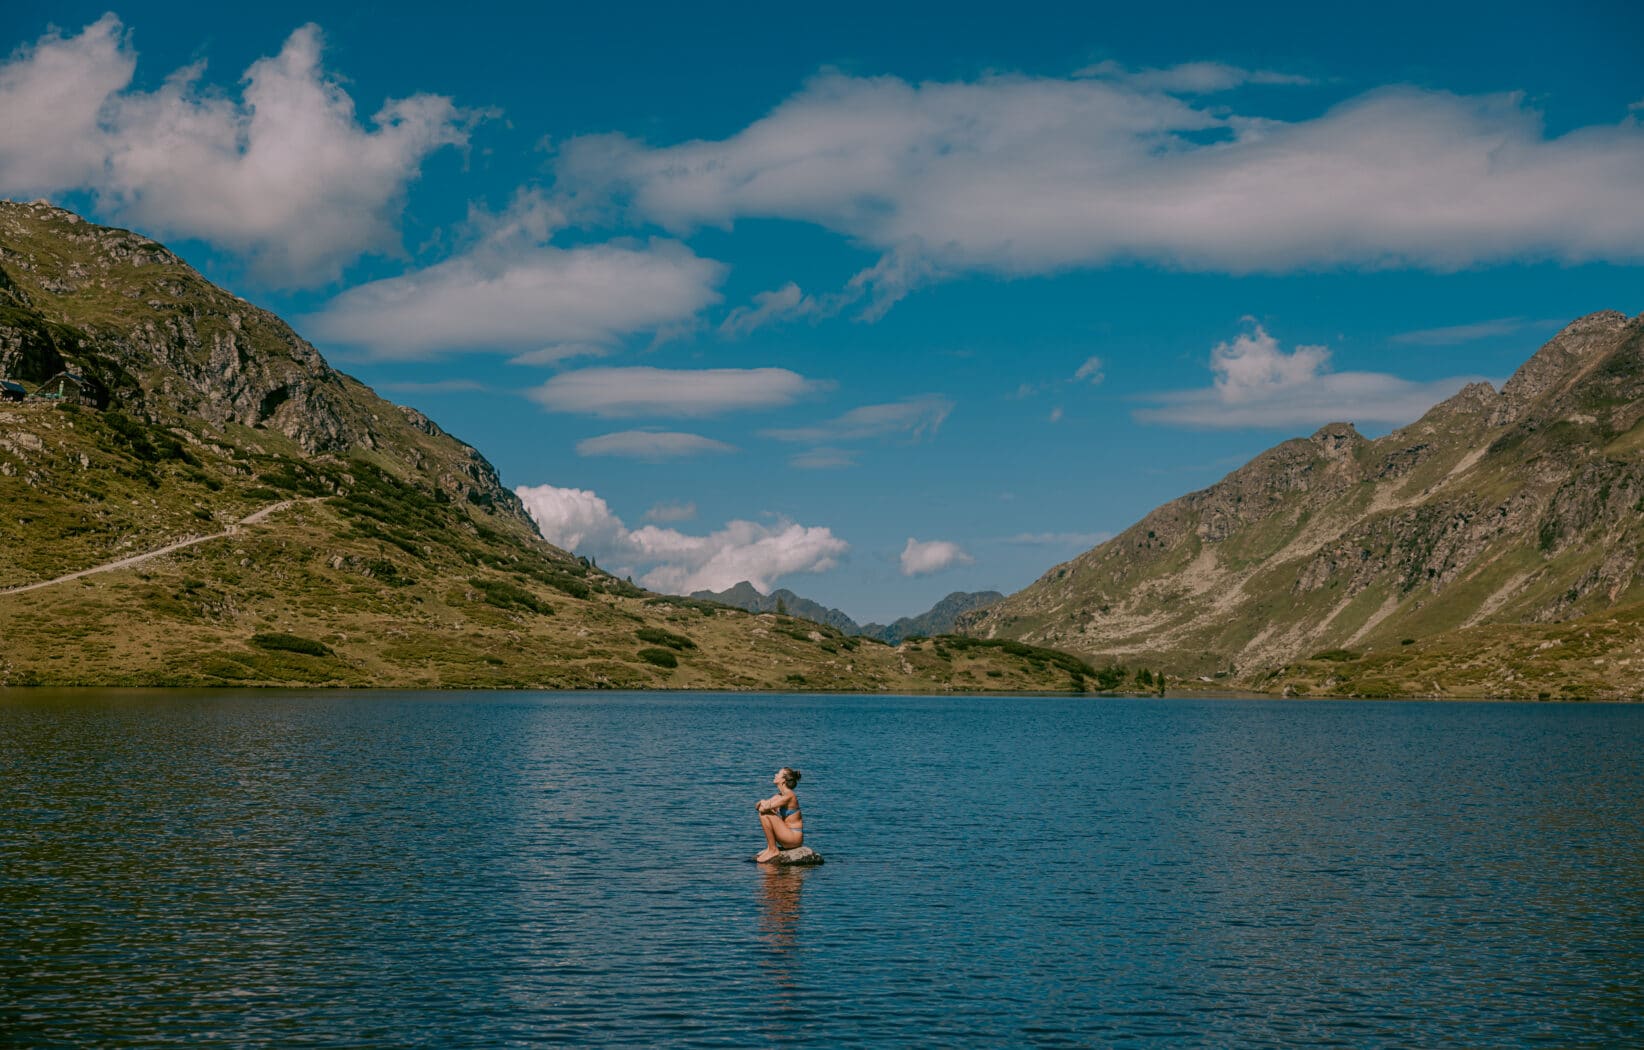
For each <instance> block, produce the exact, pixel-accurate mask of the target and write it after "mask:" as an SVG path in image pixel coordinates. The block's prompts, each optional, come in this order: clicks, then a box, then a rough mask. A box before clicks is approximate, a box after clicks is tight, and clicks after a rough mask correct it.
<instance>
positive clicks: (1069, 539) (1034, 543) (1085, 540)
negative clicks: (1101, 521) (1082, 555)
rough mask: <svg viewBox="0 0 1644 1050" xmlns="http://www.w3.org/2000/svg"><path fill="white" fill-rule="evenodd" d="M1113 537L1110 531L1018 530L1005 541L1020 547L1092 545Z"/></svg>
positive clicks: (1079, 546) (1084, 546) (1080, 546)
mask: <svg viewBox="0 0 1644 1050" xmlns="http://www.w3.org/2000/svg"><path fill="white" fill-rule="evenodd" d="M1112 538H1113V533H1111V532H1018V533H1017V534H1016V535H1014V536H1007V537H1006V538H1005V542H1006V543H1010V544H1015V545H1016V546H1020V547H1078V548H1081V549H1083V548H1087V547H1094V546H1096V545H1097V544H1098V543H1106V542H1107V541H1108V540H1110V539H1112Z"/></svg>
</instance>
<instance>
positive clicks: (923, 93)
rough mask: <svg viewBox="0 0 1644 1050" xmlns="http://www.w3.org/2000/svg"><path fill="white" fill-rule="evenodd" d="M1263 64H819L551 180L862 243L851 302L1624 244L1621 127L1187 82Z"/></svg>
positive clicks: (644, 208) (1634, 127) (640, 203)
mask: <svg viewBox="0 0 1644 1050" xmlns="http://www.w3.org/2000/svg"><path fill="white" fill-rule="evenodd" d="M1283 79H1285V78H1283V77H1282V76H1281V75H1277V74H1273V75H1267V74H1252V73H1248V72H1245V71H1229V70H1228V69H1227V68H1226V67H1214V66H1185V67H1176V68H1175V69H1174V70H1171V71H1155V73H1153V74H1136V75H1132V74H1125V75H1120V76H1116V75H1101V76H1094V77H1086V78H1075V79H1051V78H1038V77H1026V76H990V77H986V78H983V79H980V80H977V81H972V82H927V83H920V84H911V83H908V82H906V81H903V80H900V79H898V78H895V77H852V76H846V75H842V74H828V75H824V76H820V77H817V78H816V79H814V80H812V81H810V82H809V83H808V84H807V85H806V86H805V87H804V88H803V89H802V90H801V91H800V92H799V93H797V94H796V95H794V96H792V97H790V98H789V99H787V100H786V101H784V102H783V103H781V104H780V105H778V106H777V107H776V108H775V109H774V110H773V111H772V112H770V113H769V114H768V115H766V116H765V117H763V118H761V119H759V120H757V121H755V122H754V123H753V124H751V125H749V126H748V127H746V128H744V129H742V130H741V131H739V132H737V133H736V134H734V135H732V136H730V137H729V138H725V139H721V140H696V141H690V142H683V143H679V144H675V145H665V146H659V147H652V146H650V145H647V144H645V143H642V142H640V141H637V140H634V139H631V138H627V137H625V136H621V135H601V136H590V137H583V138H577V139H573V140H571V141H569V142H567V143H566V144H565V145H564V147H563V148H562V150H561V151H560V154H559V156H558V158H557V162H556V173H557V176H558V178H559V180H560V183H561V185H562V187H564V188H566V189H568V190H572V191H576V192H579V193H582V194H586V195H588V196H590V197H595V198H597V197H599V196H600V195H601V194H604V193H614V194H615V195H616V198H617V199H618V200H619V201H620V202H621V203H623V204H624V205H625V206H626V207H628V208H629V209H631V211H632V212H633V213H634V214H635V215H636V216H637V217H639V218H641V219H644V220H648V221H654V222H657V223H660V224H662V225H664V226H665V227H668V228H670V229H673V230H676V231H684V230H690V229H694V228H697V227H701V226H729V225H730V224H732V223H734V222H735V221H736V220H737V219H740V218H745V217H770V218H780V219H789V220H796V221H804V222H811V223H815V224H817V225H819V226H823V227H826V228H828V229H831V230H835V231H837V232H839V233H842V234H844V235H846V236H848V237H851V238H852V239H854V240H856V241H858V242H860V243H863V244H866V245H869V246H872V247H876V248H878V249H879V250H880V251H881V253H882V257H881V260H880V262H879V263H878V264H876V265H875V266H874V267H872V268H870V269H868V270H865V271H863V272H862V273H861V274H859V275H857V278H855V279H854V280H853V281H852V282H851V285H850V286H849V288H848V289H847V291H850V292H853V293H854V294H859V295H862V296H865V297H866V299H867V302H868V306H867V309H866V314H867V315H868V316H870V317H871V316H875V315H876V314H877V313H878V312H882V311H883V309H885V308H887V307H888V306H889V305H890V304H891V303H893V302H895V301H896V299H897V298H899V297H901V296H903V295H905V294H907V293H908V291H909V290H911V289H913V288H916V287H917V286H919V285H920V284H921V283H925V282H928V281H931V280H936V279H940V278H941V277H943V276H945V275H947V274H950V273H954V272H960V271H986V272H993V273H999V274H1006V275H1015V274H1029V273H1046V272H1052V271H1056V270H1059V269H1063V268H1067V267H1074V266H1097V265H1105V264H1110V263H1115V262H1128V261H1137V260H1140V261H1148V262H1155V263H1163V264H1167V265H1172V266H1177V267H1182V268H1187V269H1193V270H1200V271H1214V272H1228V273H1250V272H1288V271H1293V270H1296V269H1300V268H1317V267H1370V268H1376V267H1386V266H1413V267H1423V268H1432V269H1439V270H1450V269H1455V268H1459V267H1464V266H1469V265H1475V264H1480V263H1491V262H1501V261H1507V260H1524V259H1551V260H1558V261H1563V262H1581V261H1589V260H1609V261H1617V262H1621V261H1627V262H1630V261H1636V260H1639V259H1641V258H1644V194H1640V193H1639V192H1638V187H1639V183H1638V175H1637V173H1638V172H1639V171H1640V170H1644V127H1641V126H1640V125H1639V123H1638V122H1637V121H1636V120H1632V119H1620V120H1618V122H1617V123H1615V124H1612V125H1606V126H1593V127H1586V128H1580V129H1577V130H1574V131H1571V132H1568V133H1565V134H1562V135H1558V136H1552V137H1549V136H1548V135H1547V134H1546V133H1545V130H1544V128H1543V124H1542V120H1541V117H1540V114H1539V113H1538V112H1537V111H1536V110H1534V109H1533V108H1531V107H1530V106H1529V105H1528V104H1527V103H1526V101H1525V100H1524V99H1523V98H1522V97H1521V96H1518V95H1482V96H1461V95H1455V94H1449V93H1445V92H1438V91H1428V90H1422V89H1418V88H1409V87H1400V88H1388V89H1380V90H1375V91H1371V92H1369V93H1367V94H1364V95H1361V96H1358V97H1356V98H1353V99H1350V100H1348V101H1346V102H1344V103H1342V104H1339V105H1336V106H1334V107H1332V108H1330V109H1328V110H1325V111H1323V112H1321V113H1318V114H1316V115H1313V116H1310V117H1306V118H1303V119H1276V118H1273V117H1270V116H1268V115H1266V114H1264V113H1262V112H1260V111H1249V112H1235V111H1232V110H1230V109H1229V108H1228V107H1227V106H1225V105H1223V104H1221V103H1217V104H1214V105H1212V104H1208V103H1204V102H1200V101H1198V100H1197V98H1196V96H1197V94H1198V93H1200V92H1204V91H1209V90H1219V89H1222V88H1225V87H1227V86H1232V85H1234V84H1235V83H1238V82H1248V83H1258V82H1276V81H1280V80H1283ZM1618 116H1619V114H1618Z"/></svg>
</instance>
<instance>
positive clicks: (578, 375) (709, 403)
mask: <svg viewBox="0 0 1644 1050" xmlns="http://www.w3.org/2000/svg"><path fill="white" fill-rule="evenodd" d="M831 385H832V384H831V383H829V382H827V381H825V380H817V379H806V378H805V377H804V376H802V375H800V374H799V373H797V372H790V371H788V370H787V369H786V368H702V369H665V368H647V367H636V368H584V369H581V370H580V371H576V372H563V373H561V374H559V375H557V376H555V377H554V378H552V379H550V380H549V381H548V382H546V383H544V384H542V385H541V386H539V387H537V388H536V389H535V390H532V391H531V392H530V396H531V397H532V399H534V400H535V401H537V402H538V403H540V404H541V405H543V407H545V408H549V409H552V410H553V411H555V412H579V413H583V414H586V415H593V416H644V415H653V416H674V417H681V416H715V415H720V414H722V413H725V412H736V411H746V410H751V409H764V408H780V407H782V406H785V405H791V404H793V403H794V402H795V401H798V400H799V399H801V398H804V397H810V396H812V395H814V394H817V393H820V392H821V391H824V390H827V389H829V388H830V387H831ZM732 582H733V583H734V582H735V581H734V580H733V581H732Z"/></svg>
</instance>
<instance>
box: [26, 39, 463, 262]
mask: <svg viewBox="0 0 1644 1050" xmlns="http://www.w3.org/2000/svg"><path fill="white" fill-rule="evenodd" d="M322 51H323V39H322V37H321V34H320V30H319V28H318V27H317V26H314V25H305V26H302V27H301V28H299V29H297V30H296V31H295V32H293V33H292V34H291V36H290V37H289V38H288V39H287V40H286V42H285V45H284V46H283V47H282V48H281V49H280V52H279V54H277V55H275V56H273V57H271V58H264V59H260V60H259V61H257V62H254V63H253V64H252V65H251V67H250V68H249V69H247V70H246V72H245V75H244V78H243V81H242V83H243V87H242V89H241V95H240V98H239V99H238V100H236V99H233V98H230V97H228V96H226V95H224V94H221V93H219V92H217V91H215V90H213V89H211V88H208V87H205V86H203V85H202V82H201V81H202V78H203V76H204V72H205V66H204V63H197V64H195V65H193V66H189V67H186V68H184V69H181V70H178V71H176V72H174V73H172V74H171V75H170V76H169V77H168V78H166V79H165V81H164V82H163V83H162V84H161V86H160V87H159V89H158V90H156V91H153V92H143V91H135V90H132V89H131V86H130V85H131V81H132V77H133V75H134V73H135V70H136V64H137V63H136V53H135V51H134V50H133V49H132V46H131V39H130V35H129V34H128V33H127V32H126V30H125V28H124V26H122V24H121V23H120V20H119V19H118V18H116V17H114V16H113V15H104V16H103V17H102V18H101V19H99V20H98V21H96V22H94V23H92V24H91V25H89V26H87V27H86V28H85V29H84V30H83V31H82V32H81V33H80V34H79V35H77V36H73V37H64V36H62V35H60V34H57V33H50V34H47V35H46V36H44V37H42V38H41V39H40V40H39V41H37V42H36V43H35V44H34V45H33V46H32V47H26V48H23V49H22V50H20V51H18V52H16V53H15V54H14V55H13V56H12V57H11V58H10V59H8V60H7V61H6V62H5V64H4V65H3V66H0V112H4V113H5V114H6V115H7V117H6V122H5V125H4V129H3V130H0V193H7V194H14V195H19V196H22V195H30V194H56V193H65V192H71V191H75V190H90V191H92V192H93V193H94V194H95V195H96V196H97V199H98V203H99V208H100V209H101V210H105V211H107V212H108V213H110V214H111V215H112V216H114V217H115V218H117V219H120V220H122V221H125V222H129V223H132V224H134V225H138V226H141V227H142V228H144V229H145V230H148V231H151V232H154V233H156V234H160V235H173V236H184V237H198V238H201V239H203V240H206V241H209V242H211V243H213V244H215V245H218V246H220V247H222V248H226V249H228V250H230V251H233V252H236V253H239V254H240V255H241V256H243V257H244V258H246V259H247V260H248V261H249V262H250V264H251V266H252V269H253V272H254V273H256V274H257V275H258V276H259V277H260V278H262V279H264V280H266V281H268V282H270V283H275V284H284V285H307V284H315V283H320V282H323V281H325V280H328V279H331V278H333V277H335V276H336V275H337V273H338V272H339V271H340V269H341V267H342V266H344V265H345V264H347V263H348V262H350V261H352V260H353V259H355V258H357V257H358V256H360V255H361V254H364V253H367V252H394V251H397V250H398V249H399V232H398V222H399V212H400V209H401V206H402V204H403V200H404V195H405V189H406V186H407V185H408V184H409V183H410V182H411V180H413V179H414V178H415V177H416V176H417V174H418V172H419V170H420V168H421V165H422V161H423V159H424V158H425V157H427V156H428V155H429V154H430V153H432V152H433V151H435V150H437V149H439V148H441V147H443V146H450V145H460V144H463V143H464V142H466V141H467V127H468V124H469V123H470V122H471V121H472V120H473V119H474V117H475V114H472V113H465V112H464V111H462V110H459V109H458V108H457V107H456V106H455V105H454V104H453V103H452V101H451V100H450V99H448V98H444V97H440V96H436V95H428V94H418V95H413V96H411V97H409V98H404V99H395V100H389V101H388V102H387V103H385V104H384V105H383V107H382V108H381V109H380V110H379V111H378V112H377V113H376V114H375V115H374V116H373V117H372V118H371V126H370V127H369V128H367V127H365V126H362V124H361V123H360V121H359V120H358V118H357V117H356V115H355V110H354V100H353V99H352V98H351V97H349V95H348V93H347V92H346V91H344V90H343V88H342V86H341V84H340V83H339V82H338V80H337V79H335V78H334V77H333V76H331V75H330V74H329V73H327V71H326V70H325V69H324V68H323V66H322V63H321V53H322Z"/></svg>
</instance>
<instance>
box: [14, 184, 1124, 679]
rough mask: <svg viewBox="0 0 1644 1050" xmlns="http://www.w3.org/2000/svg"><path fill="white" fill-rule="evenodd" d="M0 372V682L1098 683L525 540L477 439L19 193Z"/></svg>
mask: <svg viewBox="0 0 1644 1050" xmlns="http://www.w3.org/2000/svg"><path fill="white" fill-rule="evenodd" d="M0 378H4V379H7V380H8V381H12V382H15V383H16V384H18V385H19V386H21V387H22V388H23V389H24V390H25V391H26V392H28V393H29V394H30V395H31V396H30V397H29V399H28V400H25V401H22V402H16V403H14V402H10V401H8V402H0V545H3V547H4V551H5V555H6V556H5V557H4V559H0V685H27V684H85V685H171V684H186V685H229V684H235V685H245V684H253V685H294V684H295V685H342V686H397V687H565V688H605V687H610V688H669V689H675V688H703V689H710V688H711V689H721V688H725V689H784V690H791V689H838V690H864V691H875V690H886V691H898V692H936V691H946V690H955V689H957V690H973V691H990V692H997V691H1025V690H1033V691H1068V690H1075V691H1079V690H1087V689H1097V688H1101V687H1103V686H1104V685H1106V686H1108V687H1112V686H1113V685H1115V684H1117V681H1118V675H1119V673H1120V672H1119V671H1118V670H1117V669H1109V670H1108V671H1107V672H1106V674H1105V675H1104V674H1102V673H1098V672H1097V671H1095V670H1094V669H1091V668H1088V667H1086V666H1085V665H1084V664H1082V663H1081V662H1080V661H1078V660H1076V659H1073V658H1070V657H1067V656H1065V655H1064V654H1060V653H1052V652H1048V651H1043V650H1037V649H1033V648H1030V647H1025V646H1014V645H1013V646H1000V645H990V646H978V645H975V644H973V643H968V642H965V641H964V640H959V641H957V642H955V643H954V644H944V643H941V642H935V643H929V642H927V643H925V644H922V645H919V644H912V645H906V646H901V647H891V646H887V645H881V644H877V643H874V642H871V641H866V640H861V639H857V638H850V637H846V636H844V635H843V634H841V633H840V632H839V631H838V630H835V629H833V628H829V627H825V626H822V625H818V624H814V623H810V622H807V621H804V620H799V619H795V618H793V617H789V616H778V615H774V614H765V615H754V614H750V613H747V612H745V611H743V610H739V609H731V608H727V607H725V606H721V605H717V604H714V603H710V602H702V601H693V600H690V599H685V598H667V597H663V596H659V595H654V594H649V593H647V592H645V591H642V590H640V589H638V588H636V587H634V586H632V585H631V584H629V583H627V582H625V581H622V580H618V579H614V578H612V577H611V576H609V575H607V574H605V573H603V572H601V571H600V570H598V569H597V568H595V567H593V566H592V565H590V564H588V563H586V562H584V561H582V560H581V559H578V558H576V557H573V556H572V555H571V554H569V553H567V552H565V551H562V550H559V549H557V548H555V547H553V546H551V545H550V544H548V543H546V542H544V540H543V539H542V537H541V536H540V535H539V534H538V532H537V530H536V528H535V526H534V524H533V523H532V522H531V520H530V518H529V517H528V516H527V515H526V513H525V511H524V510H523V508H522V507H521V505H520V503H519V501H518V500H517V499H516V498H515V496H514V495H513V493H511V492H510V491H508V490H507V489H505V488H504V487H503V486H502V485H501V484H500V482H499V481H498V479H497V475H496V472H495V470H494V469H493V468H492V467H491V465H490V464H489V463H488V462H486V460H485V459H484V457H482V456H481V455H480V454H479V453H478V452H476V451H475V450H474V449H472V448H470V447H469V446H467V445H465V444H463V443H462V442H460V441H457V440H456V439H454V438H452V437H451V436H449V435H447V434H445V433H444V432H443V431H442V430H440V428H439V427H438V426H436V425H435V424H433V423H432V422H431V421H430V420H428V419H427V418H426V417H424V416H422V415H421V414H420V413H417V412H415V411H412V410H410V409H407V408H402V407H399V406H396V405H392V404H390V403H389V402H387V401H384V400H383V399H381V398H379V397H377V396H376V395H375V394H374V393H373V392H372V391H370V390H369V389H367V388H366V387H364V386H362V385H361V384H360V383H358V382H357V381H355V380H353V379H351V378H350V377H348V376H346V375H344V374H342V373H340V372H337V371H336V370H334V369H332V368H331V367H330V366H329V365H327V364H326V362H325V361H324V360H323V359H322V358H321V357H320V355H319V354H318V353H317V352H316V351H315V350H314V348H313V347H312V346H310V345H308V344H307V343H306V342H304V341H303V340H302V339H301V338H300V337H299V336H297V335H296V333H294V332H293V331H292V330H291V329H290V328H289V327H287V326H286V325H285V324H284V323H283V322H281V321H280V320H279V319H278V318H277V317H274V316H273V315H272V314H269V313H267V312H266V311H263V310H260V309H258V308H256V307H254V306H252V305H250V304H249V303H247V302H245V301H244V300H241V299H239V298H236V297H235V296H233V295H230V294H229V293H227V292H225V291H223V290H221V289H219V288H216V287H214V286H213V285H211V284H210V283H209V282H207V281H205V280H204V279H203V278H202V277H201V276H200V275H199V274H197V273H195V272H194V271H193V270H192V269H191V268H190V267H188V266H187V265H186V264H185V263H183V262H182V260H180V259H179V258H177V257H176V256H175V255H173V254H172V253H170V252H169V251H167V250H166V249H165V248H163V247H161V246H160V245H158V244H155V243H154V242H152V241H149V240H147V239H145V238H142V237H140V236H137V235H136V234H132V233H129V232H127V231H123V230H114V229H108V228H104V227H99V226H95V225H92V224H90V223H86V222H84V221H83V220H81V219H80V218H79V217H77V216H75V215H73V214H71V213H69V212H66V211H62V210H60V209H56V208H52V207H49V206H46V205H43V204H32V205H29V204H14V203H10V202H0ZM48 395H49V396H48ZM173 547H174V548H175V549H171V550H170V551H169V552H167V553H163V554H160V555H159V556H155V557H142V556H143V555H145V554H149V553H152V552H156V551H164V550H166V549H167V548H173ZM132 558H140V559H141V560H137V561H132V562H130V563H128V564H121V563H122V562H126V561H127V560H128V559H132ZM88 570H93V571H88ZM80 573H84V575H77V576H74V574H80ZM65 576H74V578H69V579H62V577H65ZM53 581H56V582H53Z"/></svg>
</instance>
